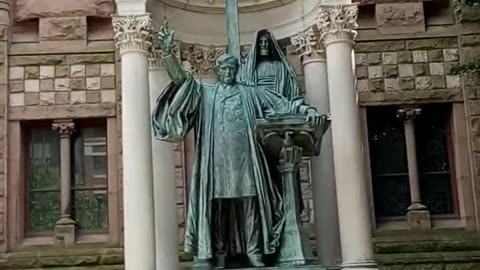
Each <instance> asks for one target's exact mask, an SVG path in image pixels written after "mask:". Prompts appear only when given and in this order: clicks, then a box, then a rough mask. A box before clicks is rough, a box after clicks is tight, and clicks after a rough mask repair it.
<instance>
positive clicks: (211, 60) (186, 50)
mask: <svg viewBox="0 0 480 270" xmlns="http://www.w3.org/2000/svg"><path fill="white" fill-rule="evenodd" d="M225 51H226V50H225V48H223V47H215V46H213V45H209V46H202V45H198V44H191V45H185V46H184V47H183V48H182V50H181V56H182V60H185V61H186V63H187V69H189V70H190V71H191V72H192V73H194V74H197V75H209V74H214V72H215V61H216V60H217V58H218V57H219V56H220V55H222V54H224V53H225Z"/></svg>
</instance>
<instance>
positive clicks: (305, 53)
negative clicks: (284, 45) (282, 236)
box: [292, 26, 342, 267]
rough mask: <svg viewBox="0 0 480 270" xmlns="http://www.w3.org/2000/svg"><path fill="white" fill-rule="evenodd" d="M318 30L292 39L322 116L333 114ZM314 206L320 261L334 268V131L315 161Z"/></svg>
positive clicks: (309, 92)
mask: <svg viewBox="0 0 480 270" xmlns="http://www.w3.org/2000/svg"><path fill="white" fill-rule="evenodd" d="M318 35H319V33H318V29H316V26H311V27H309V28H308V29H307V30H305V31H303V32H300V33H299V34H298V35H297V36H295V37H293V38H292V44H293V45H294V46H295V47H296V49H297V54H298V55H299V57H300V60H301V61H302V64H303V73H304V77H305V95H306V99H307V101H308V102H309V103H310V105H312V106H314V107H315V108H317V110H318V112H319V113H320V114H329V113H330V105H329V103H328V79H327V64H326V59H325V51H324V48H323V46H322V45H323V44H322V43H321V42H318ZM310 162H311V174H312V189H313V196H312V197H313V204H314V215H315V236H316V243H317V261H318V263H319V264H321V265H324V266H327V267H330V266H337V265H339V264H340V263H341V261H342V255H341V251H340V234H339V231H338V211H337V210H338V209H337V196H336V193H335V171H334V166H333V148H332V131H331V129H328V130H327V132H326V133H325V134H324V135H323V138H322V146H321V152H320V155H319V156H316V157H311V159H310Z"/></svg>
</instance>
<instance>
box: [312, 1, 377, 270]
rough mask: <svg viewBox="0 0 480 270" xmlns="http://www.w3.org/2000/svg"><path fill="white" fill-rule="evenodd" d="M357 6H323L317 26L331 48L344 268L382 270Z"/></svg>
mask: <svg viewBox="0 0 480 270" xmlns="http://www.w3.org/2000/svg"><path fill="white" fill-rule="evenodd" d="M357 15H358V7H357V5H353V4H347V5H336V6H328V5H323V6H321V7H320V9H319V13H318V17H317V21H316V22H317V27H318V29H320V38H321V40H322V42H323V43H324V45H325V50H326V56H327V70H328V89H330V90H331V91H329V101H330V112H331V117H332V126H331V130H332V143H333V158H334V168H335V182H336V191H337V203H338V216H339V228H340V241H341V250H342V260H343V261H342V265H341V266H342V269H356V270H358V269H377V264H376V263H375V261H374V260H373V244H372V233H371V230H372V227H371V224H370V222H371V220H370V218H369V217H370V212H369V204H368V197H367V194H368V193H367V186H366V184H367V183H366V181H367V179H366V171H365V169H366V166H365V162H364V160H365V153H364V150H363V148H364V146H363V139H362V132H361V127H360V114H359V107H358V103H357V93H356V92H355V86H354V74H353V72H352V49H353V44H354V42H353V40H354V38H355V36H356V32H355V31H354V28H356V27H357V24H356V19H357Z"/></svg>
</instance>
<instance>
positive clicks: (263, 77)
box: [237, 29, 302, 100]
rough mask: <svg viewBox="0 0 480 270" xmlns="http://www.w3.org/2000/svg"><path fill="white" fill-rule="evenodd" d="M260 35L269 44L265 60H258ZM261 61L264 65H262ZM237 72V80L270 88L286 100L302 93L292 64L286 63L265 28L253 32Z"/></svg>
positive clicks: (276, 43)
mask: <svg viewBox="0 0 480 270" xmlns="http://www.w3.org/2000/svg"><path fill="white" fill-rule="evenodd" d="M261 35H266V36H267V37H268V40H269V44H270V55H269V57H268V59H267V60H262V61H260V56H259V52H258V40H259V37H260V36H261ZM263 61H266V62H269V63H266V64H267V65H266V67H265V66H263V64H265V63H262V62H263ZM243 62H244V63H243V64H242V65H241V68H240V70H239V72H238V74H237V81H238V82H241V83H243V84H245V85H249V86H254V87H257V88H267V89H271V90H273V91H275V92H277V93H279V94H280V95H282V96H284V97H285V98H287V99H288V100H292V99H294V98H296V97H298V96H301V95H302V91H301V89H300V86H299V84H298V78H297V74H296V73H295V70H294V69H293V67H292V65H291V64H290V63H288V60H287V57H286V56H285V54H284V53H283V51H282V49H281V47H280V45H279V44H278V42H277V40H276V39H275V37H274V36H273V35H272V34H271V33H270V32H268V31H267V30H266V29H262V30H259V31H257V32H256V33H255V37H254V41H253V43H252V45H251V48H250V51H249V53H248V55H247V57H246V59H244V61H243Z"/></svg>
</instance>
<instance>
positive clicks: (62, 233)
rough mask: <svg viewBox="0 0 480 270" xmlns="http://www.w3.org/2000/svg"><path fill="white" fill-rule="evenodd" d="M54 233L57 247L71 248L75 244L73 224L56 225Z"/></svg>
mask: <svg viewBox="0 0 480 270" xmlns="http://www.w3.org/2000/svg"><path fill="white" fill-rule="evenodd" d="M54 233H55V243H56V244H57V245H63V246H71V245H73V244H74V243H75V224H67V225H61V224H57V225H55V230H54Z"/></svg>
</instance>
